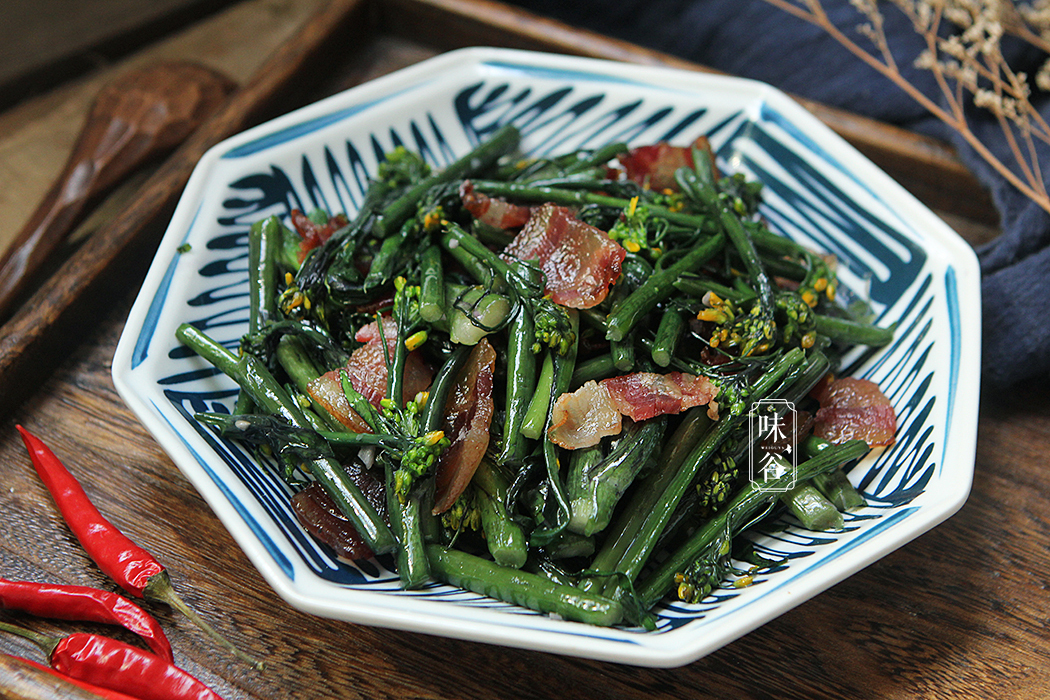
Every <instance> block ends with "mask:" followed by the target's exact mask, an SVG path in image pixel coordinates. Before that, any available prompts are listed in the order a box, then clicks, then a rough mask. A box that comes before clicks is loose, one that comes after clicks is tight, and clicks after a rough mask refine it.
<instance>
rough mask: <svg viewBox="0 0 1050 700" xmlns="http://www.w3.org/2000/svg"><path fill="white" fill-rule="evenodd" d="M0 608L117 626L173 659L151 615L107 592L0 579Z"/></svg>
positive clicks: (164, 656) (160, 654)
mask: <svg viewBox="0 0 1050 700" xmlns="http://www.w3.org/2000/svg"><path fill="white" fill-rule="evenodd" d="M0 607H3V608H6V609H7V610H20V611H22V612H26V613H29V614H30V615H36V616H37V617H49V618H52V619H55V620H77V621H80V622H103V623H108V624H114V625H120V626H122V627H124V628H125V629H127V630H129V631H131V632H134V633H135V634H137V635H138V636H139V637H141V638H142V639H143V641H145V642H146V644H148V645H149V648H150V649H152V650H153V651H154V652H155V653H156V654H157V655H158V656H161V657H163V658H165V659H167V660H168V661H174V660H175V657H174V656H173V655H172V653H171V644H170V643H169V642H168V638H167V636H165V634H164V630H163V629H161V626H160V624H159V623H158V622H157V621H156V620H155V619H153V616H152V615H150V614H149V613H148V612H146V611H145V610H143V609H142V608H140V607H139V606H137V605H135V604H134V603H132V602H131V601H130V600H128V599H127V598H125V597H123V596H120V595H117V594H116V593H113V592H111V591H103V590H100V589H98V588H88V587H87V586H66V585H61V584H53V583H34V582H31V581H9V580H7V579H5V578H0Z"/></svg>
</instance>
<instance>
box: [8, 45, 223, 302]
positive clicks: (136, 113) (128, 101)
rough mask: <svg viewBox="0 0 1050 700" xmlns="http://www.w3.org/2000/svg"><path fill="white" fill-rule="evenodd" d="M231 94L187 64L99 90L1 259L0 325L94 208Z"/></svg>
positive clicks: (217, 77) (156, 68)
mask: <svg viewBox="0 0 1050 700" xmlns="http://www.w3.org/2000/svg"><path fill="white" fill-rule="evenodd" d="M235 87H236V85H235V83H234V82H233V81H232V80H230V79H229V78H227V77H226V76H224V75H222V74H221V73H219V72H217V71H214V70H212V69H210V68H207V67H205V66H201V65H199V64H195V63H189V62H164V63H157V64H153V65H150V66H147V67H144V68H141V69H137V70H132V71H129V72H127V73H124V74H123V75H121V76H119V77H118V78H116V79H115V80H114V81H113V82H111V83H109V84H107V85H106V86H105V87H103V88H102V90H100V91H99V94H98V95H97V96H96V98H95V101H94V103H93V105H92V108H91V111H90V112H89V114H88V117H87V119H86V121H85V123H84V127H83V129H82V131H81V133H80V136H79V137H78V139H77V142H76V145H75V146H74V148H73V152H72V154H71V155H70V157H69V160H68V161H67V162H66V165H65V167H64V168H63V170H62V173H61V174H60V175H59V176H58V178H57V179H56V180H55V182H54V184H53V185H52V186H51V189H50V190H49V191H48V193H47V194H46V195H45V196H44V199H43V200H42V201H41V203H40V205H39V206H38V207H37V209H36V210H35V211H34V212H33V215H32V216H30V218H29V220H28V222H27V223H26V225H25V227H24V228H23V229H22V230H21V232H20V233H19V235H18V236H17V237H16V238H15V239H14V241H13V242H12V244H11V246H10V247H9V248H8V249H7V251H6V252H4V254H3V255H2V256H0V319H3V318H4V317H6V316H7V315H8V313H9V312H10V311H11V310H12V304H13V302H14V301H15V300H16V299H17V298H18V297H19V295H20V294H21V293H22V292H23V291H24V290H25V289H26V288H27V287H28V285H29V284H30V283H31V282H32V281H33V279H34V276H35V274H36V273H37V272H38V271H39V270H40V268H41V266H42V265H43V263H44V262H45V261H46V260H47V259H48V257H49V256H51V254H52V253H53V252H54V250H55V248H56V247H57V246H58V245H59V244H60V243H61V242H62V241H63V240H64V239H65V238H66V236H68V235H69V233H70V232H71V231H72V230H73V229H74V227H75V226H76V225H77V224H78V223H79V222H80V221H81V220H82V219H83V218H84V216H85V215H86V214H87V213H88V211H90V206H91V205H92V204H93V203H94V202H96V201H97V200H98V199H99V198H100V197H102V196H104V195H105V194H106V193H107V192H109V191H110V190H111V189H113V188H114V186H116V185H117V184H119V183H120V181H121V180H123V179H124V178H125V177H127V176H128V175H129V174H131V173H132V172H133V171H135V170H136V169H138V168H139V167H141V166H142V165H144V164H145V163H147V162H149V161H151V160H153V159H155V158H157V157H159V156H161V155H164V154H165V153H167V152H169V151H171V150H172V149H174V148H175V146H177V145H178V144H180V143H181V142H182V141H183V140H184V139H185V138H186V137H187V136H189V135H190V134H191V133H193V131H194V130H196V128H197V127H198V126H199V125H200V124H201V123H202V122H203V121H204V120H205V119H206V118H207V117H209V116H210V115H211V114H213V113H214V112H215V111H216V110H217V109H218V107H219V106H220V105H221V104H222V103H223V102H224V101H225V99H226V97H227V96H228V95H229V94H230V93H231V92H232V91H233V89H234V88H235Z"/></svg>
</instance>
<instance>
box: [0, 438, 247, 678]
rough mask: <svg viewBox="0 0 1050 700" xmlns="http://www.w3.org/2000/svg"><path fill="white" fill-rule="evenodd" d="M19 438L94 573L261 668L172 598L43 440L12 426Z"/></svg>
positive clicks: (163, 578) (162, 577) (151, 561)
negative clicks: (171, 611)
mask: <svg viewBox="0 0 1050 700" xmlns="http://www.w3.org/2000/svg"><path fill="white" fill-rule="evenodd" d="M15 427H16V428H18V432H19V433H21V434H22V441H23V442H24V443H25V446H26V449H28V450H29V456H30V458H32V460H33V466H34V467H35V468H36V472H37V474H39V475H40V479H41V480H42V481H43V482H44V485H45V486H47V490H48V491H50V492H51V497H52V498H53V499H54V500H55V505H57V506H58V509H59V511H61V513H62V517H63V518H64V519H65V521H66V523H67V524H68V525H69V529H70V530H72V531H73V534H74V535H75V536H76V538H77V539H78V540H79V541H80V544H81V546H83V547H84V551H86V552H87V553H88V556H90V557H91V558H92V559H93V560H94V561H95V563H96V564H98V566H99V568H100V569H102V571H104V572H105V573H106V575H107V576H109V577H110V578H112V579H113V580H114V581H116V582H117V583H118V584H119V585H120V587H121V588H123V589H124V590H125V591H127V592H128V593H130V594H131V595H133V596H137V597H139V598H145V599H146V600H152V601H158V602H162V603H167V604H168V605H170V606H171V607H173V608H175V609H176V610H178V611H179V612H181V613H182V614H183V615H185V616H186V617H188V618H189V619H190V620H192V621H193V622H194V623H195V624H196V625H197V626H198V627H200V628H201V629H202V630H203V631H204V632H205V633H206V634H207V635H208V636H210V637H211V638H212V639H214V640H215V641H216V642H218V643H219V644H221V645H222V646H224V647H226V648H227V649H229V650H230V651H231V652H232V653H233V654H234V655H236V656H237V657H238V658H240V659H242V660H244V661H247V662H248V663H250V664H252V665H253V666H256V667H257V668H262V664H261V663H259V662H257V661H255V660H254V659H252V658H251V657H249V656H248V655H246V654H244V652H242V651H240V650H239V649H237V648H236V647H235V646H233V644H231V643H230V642H228V641H226V639H224V638H223V636H222V635H220V634H219V633H218V632H217V631H215V630H214V629H212V627H211V625H209V624H208V623H206V622H205V621H204V620H203V619H202V618H201V617H200V615H198V614H197V613H196V612H194V610H193V609H192V608H190V607H189V606H188V605H186V603H185V602H183V600H182V599H181V598H180V597H179V595H178V594H177V593H176V592H175V589H174V588H172V585H171V577H170V576H169V575H168V572H167V570H166V569H165V568H164V567H163V566H162V565H161V564H160V562H158V561H157V560H156V559H155V558H154V557H153V555H152V554H150V553H149V552H147V551H146V550H145V549H143V548H142V547H140V546H138V545H137V544H135V543H134V542H132V541H131V539H130V538H128V537H127V535H125V534H124V533H123V532H121V531H120V530H118V529H117V528H116V527H115V526H114V525H113V523H111V522H109V521H108V520H106V518H105V517H103V515H102V513H100V512H99V511H98V508H96V507H95V506H94V504H92V503H91V501H90V500H89V499H88V497H87V494H86V493H85V492H84V489H83V487H81V485H80V482H78V481H77V480H76V478H74V476H73V475H72V474H70V473H69V470H68V469H66V467H65V465H63V464H62V462H61V461H60V460H59V459H58V457H56V456H55V453H54V452H52V451H51V450H50V449H49V448H48V446H47V445H45V444H44V442H43V440H41V439H40V438H38V437H36V436H35V435H33V434H32V433H30V432H29V431H28V430H26V429H25V428H23V427H22V426H20V425H17V426H15Z"/></svg>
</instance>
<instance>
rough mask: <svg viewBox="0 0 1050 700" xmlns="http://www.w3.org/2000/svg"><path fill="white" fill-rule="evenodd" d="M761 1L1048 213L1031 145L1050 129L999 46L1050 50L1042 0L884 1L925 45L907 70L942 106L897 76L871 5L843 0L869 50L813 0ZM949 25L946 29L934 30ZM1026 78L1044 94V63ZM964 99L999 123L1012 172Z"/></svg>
mask: <svg viewBox="0 0 1050 700" xmlns="http://www.w3.org/2000/svg"><path fill="white" fill-rule="evenodd" d="M765 1H766V2H767V3H769V4H770V5H773V6H775V7H778V8H780V9H782V10H784V11H785V12H788V13H790V14H792V15H794V16H796V17H798V18H800V19H803V20H805V21H807V22H810V23H811V24H814V25H816V26H818V27H820V28H821V29H823V30H824V31H826V32H827V33H828V34H829V35H830V36H831V37H832V38H833V39H835V40H836V41H837V42H838V43H840V44H841V45H842V46H843V47H845V48H846V49H847V50H849V51H850V53H852V54H853V55H855V56H856V57H857V58H859V59H860V60H862V61H864V62H865V63H866V64H868V65H869V66H871V67H872V68H874V69H875V70H876V71H878V72H879V73H881V74H882V75H883V76H885V77H886V78H888V79H889V80H891V81H892V82H893V83H894V84H896V85H897V86H898V87H899V88H900V89H901V90H903V91H904V92H905V93H906V94H907V95H908V96H909V97H911V98H912V99H914V100H915V101H916V102H917V103H918V104H919V105H921V106H922V107H923V108H924V109H925V110H927V111H928V112H930V113H931V114H933V115H934V116H936V117H937V118H938V119H940V120H941V121H942V122H944V123H945V124H947V125H948V126H949V127H950V128H952V129H954V130H955V131H956V132H957V133H958V134H959V135H960V136H961V137H962V138H963V139H964V140H965V141H966V143H967V144H969V145H970V147H971V148H973V149H974V151H975V152H976V153H977V154H978V155H980V157H982V158H983V159H984V160H985V161H987V162H988V164H989V165H991V166H992V167H993V168H994V169H995V170H996V172H998V173H999V174H1000V175H1002V176H1003V177H1004V178H1005V179H1006V180H1007V181H1008V182H1010V183H1011V184H1012V185H1013V186H1014V187H1016V188H1017V189H1018V190H1019V191H1020V192H1021V193H1023V194H1024V195H1025V196H1026V197H1028V198H1029V199H1031V200H1032V201H1033V202H1035V203H1036V204H1038V205H1039V206H1040V207H1042V208H1043V209H1044V210H1046V211H1047V212H1050V195H1048V193H1047V186H1046V183H1045V181H1044V179H1043V172H1042V169H1041V167H1040V163H1039V158H1038V155H1037V152H1036V144H1037V143H1039V142H1042V143H1044V144H1050V125H1048V124H1047V122H1046V121H1045V120H1044V119H1043V117H1042V115H1041V114H1040V113H1039V111H1038V110H1037V109H1036V108H1035V107H1034V106H1033V104H1032V102H1031V99H1030V98H1031V86H1030V83H1029V77H1028V75H1026V74H1025V73H1023V72H1020V71H1015V70H1014V69H1013V68H1011V66H1010V65H1009V64H1008V62H1007V60H1006V58H1005V57H1004V56H1003V53H1002V45H1001V41H1002V38H1003V36H1004V35H1011V36H1014V37H1017V38H1018V39H1021V40H1022V41H1025V42H1028V43H1029V44H1031V45H1032V46H1035V47H1036V48H1039V49H1041V50H1043V51H1046V52H1048V53H1050V0H1031V1H1030V2H1023V3H1020V4H1017V5H1015V4H1014V2H1013V1H1012V0H888V1H889V2H891V3H892V4H893V5H894V6H896V7H897V8H898V9H899V10H900V11H901V12H903V13H904V15H905V16H906V17H907V18H908V20H909V21H910V22H911V24H912V26H913V27H914V29H915V31H916V33H917V34H918V35H919V36H920V37H921V38H922V39H923V40H924V41H925V44H926V48H925V49H924V50H923V51H922V53H920V55H919V56H918V57H917V58H916V60H915V66H916V67H918V68H922V69H925V70H928V71H930V72H931V73H932V75H933V77H934V80H935V81H936V84H937V86H938V88H939V90H940V98H941V100H943V103H942V102H941V101H939V100H938V99H937V97H936V96H931V95H927V94H926V93H924V92H922V91H921V90H920V89H919V88H917V87H916V86H915V85H913V84H912V83H910V82H909V81H908V80H907V79H906V78H905V77H904V76H903V75H902V73H901V71H900V69H899V64H898V62H897V59H896V58H895V56H894V54H893V51H892V50H891V47H890V44H889V41H888V40H887V36H886V31H885V25H884V18H883V14H882V11H881V10H880V9H879V6H878V0H850V4H852V5H853V6H854V7H855V8H856V10H857V12H858V15H859V18H858V19H859V22H860V23H859V25H858V27H857V30H858V32H859V34H860V35H862V36H864V37H866V38H867V39H869V40H870V41H871V44H872V46H871V47H870V48H865V47H864V46H861V45H860V44H859V43H858V42H857V41H855V40H854V39H852V38H851V37H850V36H849V35H847V34H846V33H844V32H843V31H841V30H840V29H839V28H838V27H837V26H835V24H834V23H833V22H832V21H831V20H830V18H829V17H828V15H827V12H826V11H825V9H824V7H823V5H822V4H821V0H765ZM949 24H950V25H954V31H950V32H947V31H942V29H945V28H947V25H949ZM1034 80H1035V84H1036V86H1037V87H1038V88H1039V89H1040V90H1050V61H1048V62H1047V63H1045V64H1044V65H1043V66H1041V67H1040V68H1039V70H1038V71H1037V72H1036V75H1035V77H1034ZM971 102H972V104H973V105H975V106H976V107H979V108H981V109H985V110H987V111H988V112H989V113H991V114H992V115H993V116H994V117H995V118H996V119H997V120H998V121H999V125H1000V127H1001V128H1002V131H1003V135H1004V137H1005V139H1006V143H1007V145H1008V147H1009V149H1010V152H1011V154H1012V156H1013V158H1014V161H1015V163H1014V167H1010V165H1008V164H1007V163H1004V162H1003V161H1001V160H1000V159H999V158H998V157H997V156H996V155H995V153H993V152H992V151H991V150H990V149H989V148H988V146H987V145H986V144H984V143H983V142H982V141H981V140H980V139H979V138H978V137H977V135H976V134H975V133H974V131H973V130H972V128H971V125H970V122H969V121H968V120H967V110H966V108H967V106H968V104H969V103H971Z"/></svg>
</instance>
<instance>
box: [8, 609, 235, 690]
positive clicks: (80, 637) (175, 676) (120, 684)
mask: <svg viewBox="0 0 1050 700" xmlns="http://www.w3.org/2000/svg"><path fill="white" fill-rule="evenodd" d="M0 630H3V631H5V632H11V633H12V634H17V635H19V636H21V637H25V638H26V639H28V640H30V641H31V642H33V643H34V644H36V645H37V646H39V647H40V648H41V649H42V650H43V651H44V653H45V654H47V659H48V663H50V664H51V668H52V669H54V670H55V671H58V672H59V673H61V674H62V675H64V676H67V677H69V678H75V679H77V680H79V681H84V682H85V683H91V684H92V685H97V686H99V687H102V688H108V689H109V690H115V691H117V692H120V693H125V694H126V695H131V696H132V697H134V698H139V699H140V700H222V698H221V697H219V695H217V694H216V693H215V691H213V690H212V689H211V688H209V687H208V686H206V685H204V683H202V682H201V681H200V680H198V679H196V678H194V677H193V676H191V675H190V674H189V673H187V672H186V671H184V670H182V669H181V668H179V667H178V666H176V665H175V664H172V663H168V661H166V660H164V659H162V658H161V657H159V656H157V655H156V654H151V653H150V652H148V651H145V650H144V649H139V648H138V647H133V646H131V645H130V644H125V643H124V642H121V641H119V640H116V639H112V638H110V637H103V636H102V635H100V634H85V633H83V632H76V633H74V634H71V635H69V636H68V637H48V636H46V635H43V634H38V633H36V632H33V631H32V630H27V629H25V628H23V627H18V626H17V625H10V624H7V623H6V622H0Z"/></svg>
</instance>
